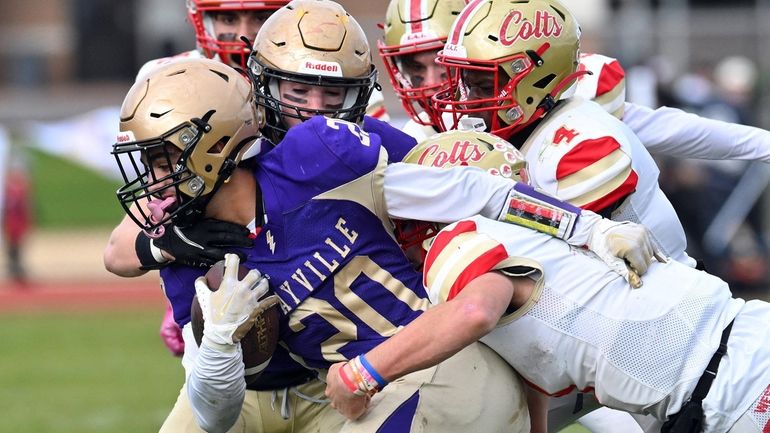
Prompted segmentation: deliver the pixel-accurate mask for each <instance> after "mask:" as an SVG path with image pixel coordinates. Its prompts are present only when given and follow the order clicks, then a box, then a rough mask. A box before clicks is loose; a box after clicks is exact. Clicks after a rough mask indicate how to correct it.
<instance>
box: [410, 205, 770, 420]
mask: <svg viewBox="0 0 770 433" xmlns="http://www.w3.org/2000/svg"><path fill="white" fill-rule="evenodd" d="M493 269H500V270H504V272H506V273H508V274H510V275H528V276H530V277H531V278H533V279H534V280H535V281H536V286H535V287H536V288H535V290H534V292H533V295H532V296H531V298H530V300H529V302H527V303H526V304H525V305H524V306H522V307H520V308H519V309H517V310H515V311H509V312H507V313H506V315H505V316H504V317H503V318H502V319H501V320H500V323H499V325H498V327H497V328H496V329H495V330H493V331H492V332H491V333H489V334H488V335H487V336H485V337H484V338H483V339H482V341H483V342H484V343H485V344H487V345H488V346H490V347H491V348H492V349H494V350H495V351H497V353H499V354H500V355H501V356H502V357H503V358H504V359H505V360H506V361H508V362H509V363H510V364H511V365H512V366H513V367H514V368H515V369H516V370H517V371H518V372H519V374H521V375H522V377H524V379H525V380H527V381H528V382H529V383H530V384H532V385H534V386H535V387H536V389H539V390H541V391H543V392H545V393H547V394H549V395H554V396H559V395H564V394H567V393H569V392H571V391H573V390H587V391H590V390H593V391H594V393H595V395H596V398H597V399H598V401H599V402H600V403H601V404H603V405H606V406H610V407H614V408H617V409H621V410H625V411H629V412H636V413H647V414H652V415H654V416H655V417H657V418H659V419H665V418H666V417H667V416H668V415H671V414H673V413H676V412H678V411H679V409H680V407H681V405H682V404H683V402H684V401H685V400H686V399H687V398H688V397H689V395H690V394H691V393H692V390H693V389H694V387H695V384H696V383H697V381H698V379H699V378H700V376H701V375H702V374H703V372H704V370H705V367H706V365H707V364H708V362H709V360H710V359H711V357H712V355H713V354H714V352H715V351H716V350H717V347H718V346H719V343H720V339H721V334H722V330H723V329H724V328H725V327H726V326H727V324H728V323H729V322H730V321H731V320H733V319H735V323H734V326H733V330H732V334H731V336H730V340H729V342H728V351H727V355H726V356H725V357H724V358H723V359H722V362H721V364H720V368H719V373H718V374H717V377H716V380H715V382H714V383H713V385H712V388H711V391H710V393H709V394H708V396H707V398H706V399H705V400H704V408H705V411H706V415H707V418H706V429H705V430H704V432H725V431H727V429H728V428H729V427H730V426H731V425H732V423H733V422H735V420H736V419H737V418H738V417H739V416H740V415H741V414H742V413H744V412H745V411H746V410H747V409H748V408H749V406H750V405H751V404H752V403H753V402H754V401H755V400H756V399H757V396H759V395H760V393H761V392H762V390H764V389H765V387H767V384H768V383H770V345H768V344H767V341H770V340H769V338H770V327H768V326H767V323H768V321H769V320H770V304H768V303H766V302H761V301H751V302H748V303H746V302H744V301H743V300H740V299H733V298H732V297H731V293H730V291H729V288H728V287H727V284H726V283H725V282H723V281H722V280H720V279H719V278H717V277H714V276H712V275H709V274H707V273H705V272H701V271H698V270H695V269H692V268H689V267H687V266H685V265H682V264H681V263H678V262H675V261H669V262H668V263H666V264H661V263H657V262H656V263H653V264H652V265H651V267H650V269H649V271H648V272H647V273H646V274H645V275H644V276H643V282H644V285H643V286H642V287H641V288H640V289H636V290H634V289H631V288H630V286H629V285H628V283H627V282H626V281H625V280H624V279H623V278H622V277H620V276H619V275H617V274H615V273H614V272H612V271H610V270H609V269H608V268H607V266H605V265H604V263H603V262H601V261H600V260H599V259H598V258H596V257H595V256H594V255H593V254H592V253H590V252H588V251H587V250H584V249H576V248H574V247H570V246H569V245H567V244H566V243H564V242H562V241H560V240H557V239H554V238H551V237H549V236H546V235H542V234H540V233H536V232H534V231H532V230H528V229H526V228H521V227H516V226H512V225H510V224H504V223H500V222H498V221H494V220H490V219H486V218H482V217H474V218H470V219H466V220H462V221H460V222H458V223H455V224H452V225H449V226H447V227H446V228H444V229H443V230H442V231H441V232H440V233H439V234H438V235H437V236H436V237H435V238H434V240H433V243H432V245H431V247H430V249H429V251H428V255H427V258H426V261H425V268H424V282H425V285H426V288H427V289H428V291H429V296H430V299H431V301H432V302H434V303H437V302H444V301H447V300H451V299H452V298H453V297H454V296H456V295H457V294H458V293H460V291H462V289H463V287H464V286H465V285H466V284H467V283H468V282H469V281H471V280H473V279H474V278H476V277H478V276H479V275H482V274H484V273H486V272H488V271H490V270H493ZM736 316H737V318H736ZM763 323H764V325H762V324H763Z"/></svg>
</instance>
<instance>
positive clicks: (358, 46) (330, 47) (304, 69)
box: [248, 0, 379, 143]
mask: <svg viewBox="0 0 770 433" xmlns="http://www.w3.org/2000/svg"><path fill="white" fill-rule="evenodd" d="M248 73H249V76H250V78H251V80H252V85H253V86H254V92H255V95H256V103H257V104H258V105H261V106H263V107H264V108H265V111H266V116H267V126H266V129H265V131H264V132H265V135H267V136H268V137H269V138H270V139H271V140H273V142H275V143H277V142H278V141H280V140H281V139H282V138H283V135H284V134H285V133H286V130H287V129H288V127H289V125H288V124H287V122H286V120H287V119H286V118H293V119H299V120H306V119H308V118H309V117H311V116H312V115H319V114H320V115H324V116H328V117H336V118H340V119H344V120H347V121H350V122H359V121H361V120H362V119H363V116H364V113H365V112H366V105H367V102H368V101H369V96H370V95H371V93H372V90H373V89H374V88H375V87H377V88H379V85H378V84H377V71H376V69H375V68H374V65H373V64H372V59H371V52H370V50H369V43H368V42H367V40H366V35H365V34H364V31H363V30H362V29H361V26H359V25H358V23H357V22H356V20H355V19H354V18H353V17H352V16H350V15H349V14H348V13H347V12H346V11H345V9H343V8H342V6H340V5H339V4H337V3H335V2H333V1H331V0H294V1H292V2H290V3H289V4H288V5H286V6H285V7H283V8H281V9H279V10H278V11H276V12H275V13H273V15H272V16H270V18H269V19H268V20H267V21H266V22H265V24H264V25H263V26H262V29H261V30H260V31H259V34H258V36H257V39H256V41H255V43H254V48H253V51H252V54H251V57H250V59H249V68H248ZM282 83H293V84H295V85H303V86H308V88H318V89H321V90H323V91H324V92H330V93H331V92H335V93H338V94H341V97H340V101H341V102H340V103H339V104H335V105H334V106H333V107H326V106H324V107H307V106H302V104H301V103H300V102H298V101H290V100H284V98H282V95H281V93H280V92H279V85H280V84H282Z"/></svg>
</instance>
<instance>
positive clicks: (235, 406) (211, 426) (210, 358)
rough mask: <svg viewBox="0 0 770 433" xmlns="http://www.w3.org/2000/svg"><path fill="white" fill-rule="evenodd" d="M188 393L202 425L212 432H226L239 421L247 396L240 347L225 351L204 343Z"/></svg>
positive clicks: (190, 380)
mask: <svg viewBox="0 0 770 433" xmlns="http://www.w3.org/2000/svg"><path fill="white" fill-rule="evenodd" d="M187 395H188V397H189V399H190V405H191V406H192V409H193V414H194V415H195V420H196V421H197V423H198V425H199V426H200V427H201V428H202V429H203V430H205V431H207V432H209V433H218V432H222V433H224V432H226V431H227V430H229V429H230V427H232V426H233V425H234V424H235V422H236V421H237V420H238V415H239V414H240V412H241V408H242V406H243V400H244V397H245V395H246V381H245V380H244V379H243V356H242V354H241V352H240V346H236V350H234V351H233V352H221V351H218V350H215V349H212V348H210V347H207V346H206V344H205V343H204V344H203V345H201V347H200V350H199V352H198V356H197V358H196V360H195V365H194V367H193V368H192V372H191V374H190V376H189V377H188V379H187Z"/></svg>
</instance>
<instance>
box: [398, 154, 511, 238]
mask: <svg viewBox="0 0 770 433" xmlns="http://www.w3.org/2000/svg"><path fill="white" fill-rule="evenodd" d="M515 184H516V182H514V181H513V180H511V179H505V178H503V177H499V176H491V175H489V174H488V173H487V172H485V171H484V170H482V169H480V168H476V167H453V168H450V169H446V168H435V167H426V166H421V165H417V164H405V163H395V164H390V165H388V167H387V168H386V169H385V184H384V191H385V205H386V206H387V208H388V214H389V215H390V216H391V217H393V218H401V219H415V220H422V221H434V222H440V223H449V222H454V221H457V220H459V219H462V218H467V217H469V216H473V215H476V214H481V215H483V216H485V217H488V218H492V219H497V218H498V216H499V215H500V213H501V211H502V209H503V207H504V205H505V202H506V198H507V197H508V192H509V191H510V190H511V188H513V186H514V185H515Z"/></svg>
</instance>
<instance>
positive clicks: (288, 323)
mask: <svg viewBox="0 0 770 433" xmlns="http://www.w3.org/2000/svg"><path fill="white" fill-rule="evenodd" d="M385 156H386V155H385V152H384V151H382V146H381V140H380V136H379V135H378V134H367V133H365V132H363V131H361V130H360V129H359V128H358V126H356V125H354V124H352V123H348V122H343V121H339V120H334V119H326V118H323V117H315V118H313V119H311V120H308V121H306V122H305V123H303V124H302V125H299V126H296V127H294V128H292V129H290V130H289V132H288V133H287V134H286V137H285V138H284V140H283V141H282V142H281V143H280V144H278V146H276V148H275V149H273V150H271V151H270V152H268V153H267V154H266V155H264V156H263V157H262V159H261V160H260V162H259V164H258V167H257V169H256V178H257V181H258V182H259V185H260V187H261V189H262V194H263V197H264V205H265V212H266V216H267V218H266V220H267V222H266V223H265V225H264V226H263V228H262V231H261V232H260V233H259V235H258V236H257V239H256V240H255V243H254V248H253V249H252V250H251V251H250V252H249V256H248V260H247V263H246V265H247V266H249V267H252V268H256V269H259V270H260V271H261V272H263V273H265V274H267V275H269V276H270V284H271V288H272V289H273V290H274V291H275V293H276V294H278V296H280V297H281V300H282V305H283V307H284V311H285V313H286V316H287V317H286V319H285V321H284V324H283V327H282V334H281V339H282V341H283V342H285V343H286V344H287V346H288V348H289V350H290V351H291V352H292V353H294V354H295V355H298V356H300V357H301V358H302V359H303V360H304V362H305V363H306V365H308V366H311V367H319V368H326V367H328V366H329V365H330V364H331V363H333V362H337V361H342V360H345V359H350V358H352V357H354V356H356V355H358V354H360V353H363V352H366V351H368V350H369V349H371V348H372V347H374V346H376V345H377V344H379V343H381V342H382V341H383V340H384V339H385V338H387V337H389V336H391V335H393V334H394V333H395V332H396V331H397V330H398V329H399V328H400V327H402V326H404V325H406V324H407V323H409V322H411V321H412V320H414V319H415V318H416V317H417V316H419V315H420V314H421V313H422V312H423V311H424V309H425V308H427V304H428V301H427V295H426V293H425V289H424V288H423V286H422V280H421V276H420V275H419V274H418V273H417V272H416V271H414V269H413V268H412V266H411V265H410V263H409V262H408V260H407V259H406V257H405V256H404V254H403V252H402V251H401V249H400V247H399V246H398V244H397V243H396V242H395V241H394V239H393V237H392V234H391V232H390V223H389V221H388V220H387V218H382V215H378V214H377V213H376V212H375V211H374V209H372V207H373V206H372V203H373V202H377V201H378V200H379V201H380V203H381V202H382V200H383V199H384V196H383V192H382V189H381V181H382V179H381V176H382V170H383V169H384V166H385V165H386V164H387V158H386V157H385ZM378 182H379V183H378ZM378 185H379V186H378Z"/></svg>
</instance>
